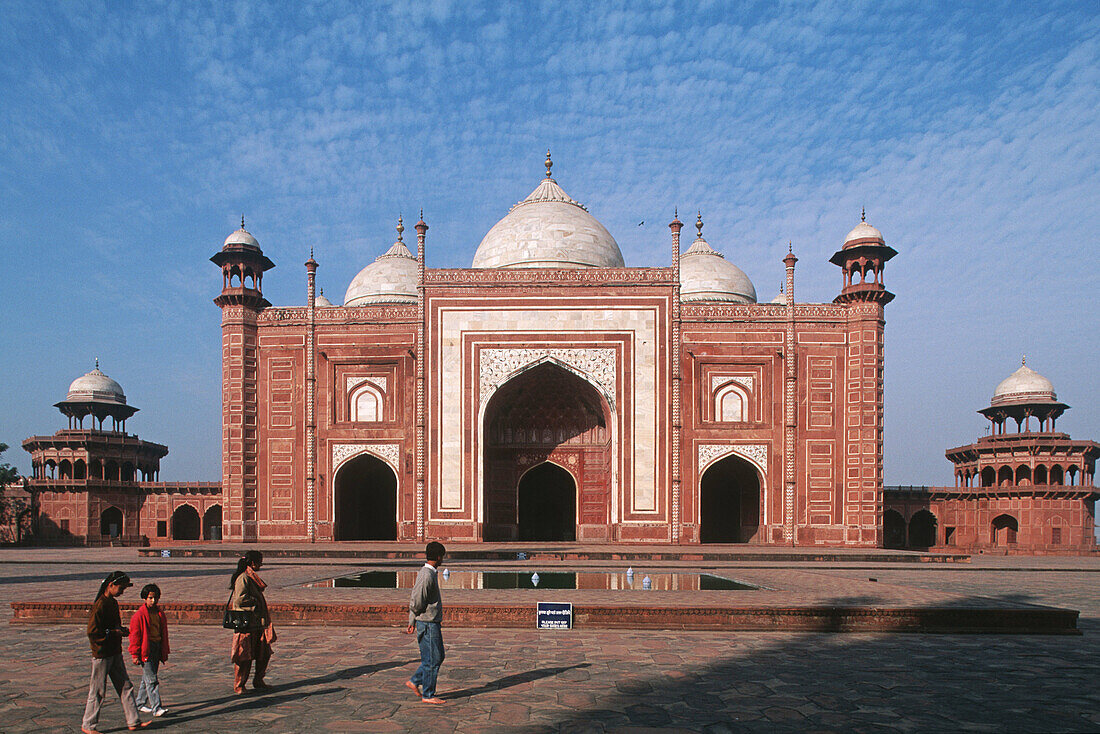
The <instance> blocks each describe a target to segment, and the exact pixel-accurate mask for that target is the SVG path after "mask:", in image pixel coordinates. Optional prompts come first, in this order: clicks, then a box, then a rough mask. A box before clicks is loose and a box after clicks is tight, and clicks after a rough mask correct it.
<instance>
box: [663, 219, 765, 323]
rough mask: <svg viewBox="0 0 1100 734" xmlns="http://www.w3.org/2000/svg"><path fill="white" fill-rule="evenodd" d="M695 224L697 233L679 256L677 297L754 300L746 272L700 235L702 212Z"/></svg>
mask: <svg viewBox="0 0 1100 734" xmlns="http://www.w3.org/2000/svg"><path fill="white" fill-rule="evenodd" d="M695 228H696V230H697V231H698V236H697V237H696V239H695V241H694V242H692V243H691V247H689V248H688V249H687V250H686V251H685V252H684V254H682V255H681V256H680V300H681V301H726V302H730V303H756V288H755V287H753V284H752V281H751V280H749V276H747V275H745V272H744V271H743V270H741V268H739V267H737V266H736V265H734V264H733V263H731V262H729V261H728V260H726V258H725V257H724V256H723V255H722V253H720V252H718V251H717V250H715V249H714V248H713V247H711V246H710V244H709V243H708V242H707V241H706V240H705V239H703V216H702V214H700V215H699V217H698V219H697V220H696V221H695Z"/></svg>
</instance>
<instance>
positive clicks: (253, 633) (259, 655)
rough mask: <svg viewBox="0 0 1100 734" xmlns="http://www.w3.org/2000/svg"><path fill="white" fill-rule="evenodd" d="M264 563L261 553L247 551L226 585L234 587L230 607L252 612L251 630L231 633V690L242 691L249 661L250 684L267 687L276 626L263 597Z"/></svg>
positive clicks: (238, 610) (245, 681)
mask: <svg viewBox="0 0 1100 734" xmlns="http://www.w3.org/2000/svg"><path fill="white" fill-rule="evenodd" d="M263 563H264V556H263V553H260V552H259V551H255V550H250V551H248V552H247V553H245V554H244V556H242V557H241V559H240V560H239V561H237V570H236V572H235V573H234V574H233V578H232V580H230V582H229V588H231V589H233V595H232V596H231V597H230V598H229V608H230V609H232V610H233V611H237V612H242V611H245V612H251V615H252V629H251V630H249V631H247V632H235V633H233V651H232V659H233V669H234V675H233V692H234V693H236V694H237V695H240V694H242V693H244V690H245V689H244V686H245V683H247V682H248V673H249V671H250V670H251V668H252V663H255V664H256V672H255V675H254V676H253V678H252V687H253V688H255V689H256V690H262V689H264V688H268V687H269V686H268V685H267V683H264V674H265V673H267V664H268V662H269V661H270V660H271V645H272V644H273V643H274V642H275V628H274V627H272V626H271V615H270V614H269V613H268V611H267V600H266V599H265V598H264V589H266V588H267V584H265V583H264V582H263V580H261V579H260V574H259V571H260V567H261V566H263Z"/></svg>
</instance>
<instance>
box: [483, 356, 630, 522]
mask: <svg viewBox="0 0 1100 734" xmlns="http://www.w3.org/2000/svg"><path fill="white" fill-rule="evenodd" d="M483 426H484V430H483V433H482V439H483V445H484V448H483V464H482V468H483V473H482V482H483V485H482V486H483V493H482V502H483V506H482V507H483V520H484V524H483V530H482V536H483V537H484V539H485V540H490V541H494V540H495V541H502V540H521V539H522V540H534V539H535V538H533V537H529V536H530V535H531V533H532V532H536V531H535V530H534V528H536V527H537V524H536V525H532V524H531V522H532V521H528V520H525V518H524V515H525V510H524V511H521V505H523V506H524V508H526V506H527V505H528V504H531V506H537V505H538V503H539V502H540V501H542V499H540V497H542V496H543V495H544V496H545V497H543V498H548V497H553V498H555V499H554V500H553V503H552V504H553V507H552V508H551V509H548V510H547V512H551V513H552V514H553V517H554V518H556V519H555V520H554V521H553V523H554V527H556V528H557V530H554V531H553V532H551V531H550V530H549V528H548V527H546V528H539V529H538V530H537V534H538V535H540V536H546V539H555V540H573V539H576V538H577V537H578V536H579V537H583V538H593V537H606V538H610V535H609V524H610V513H611V476H612V470H611V466H612V446H611V438H612V430H611V410H610V408H609V406H608V404H607V401H606V399H605V398H604V396H603V395H602V394H601V393H600V392H599V391H598V390H597V389H596V388H595V387H593V385H592V384H590V383H589V382H588V381H587V380H586V379H584V378H583V377H581V376H580V375H578V374H575V373H574V372H572V371H570V370H569V369H566V368H565V367H563V366H562V365H560V364H558V363H556V362H553V361H548V362H543V363H541V364H538V365H535V366H533V367H531V368H530V369H527V370H525V371H523V372H521V373H519V374H518V375H516V376H514V377H513V378H512V379H510V380H509V381H508V382H506V383H504V384H503V385H501V387H500V388H499V389H498V390H497V391H496V392H495V393H494V394H493V396H492V397H491V398H490V399H489V402H488V404H487V405H486V406H485V413H484V419H483ZM548 459H549V460H550V461H551V462H561V464H563V465H567V466H569V467H570V468H571V469H573V470H574V473H572V474H570V472H568V471H565V470H564V469H562V468H561V467H560V466H557V467H556V468H554V469H551V468H544V467H546V464H544V462H547V460H548ZM552 465H553V464H551V466H552ZM532 467H534V468H532ZM536 470H537V471H536ZM559 472H560V473H559ZM562 473H564V475H565V476H567V477H568V487H570V489H568V490H567V489H565V487H566V486H567V483H566V480H565V477H563V476H562ZM521 480H522V481H521ZM521 484H523V488H524V489H523V491H522V492H521ZM528 486H530V487H541V488H542V489H541V490H540V492H541V495H540V494H539V493H537V492H535V490H533V489H527V487H528ZM527 492H530V493H532V494H530V496H525V493H527ZM532 503H533V504H532ZM566 516H568V518H569V523H570V526H569V528H568V529H566V528H565V527H564V525H563V523H564V522H565V521H564V519H562V518H564V517H566ZM521 525H523V528H522V531H521ZM583 531H587V534H582V532H583ZM550 535H553V536H555V537H554V538H550V537H549V536H550Z"/></svg>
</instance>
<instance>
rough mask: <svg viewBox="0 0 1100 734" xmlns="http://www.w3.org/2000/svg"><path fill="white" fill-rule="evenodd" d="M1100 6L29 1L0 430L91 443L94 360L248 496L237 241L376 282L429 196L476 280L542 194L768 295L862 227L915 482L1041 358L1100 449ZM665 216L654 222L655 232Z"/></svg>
mask: <svg viewBox="0 0 1100 734" xmlns="http://www.w3.org/2000/svg"><path fill="white" fill-rule="evenodd" d="M1098 109H1100V4H1098V3H1097V2H1094V1H1093V2H1076V3H1059V2H1047V3H1025V2H1011V3H993V2H982V3H973V4H962V3H882V2H867V3H834V2H822V3H817V4H809V3H772V2H762V3H744V4H740V3H735V4H731V3H712V2H698V1H697V2H690V3H683V4H671V5H642V4H639V3H630V4H622V5H616V4H612V3H569V2H543V3H539V2H524V3H511V4H497V3H482V2H476V1H471V0H464V1H462V2H446V1H443V0H440V1H436V2H402V3H398V4H393V5H389V4H383V3H340V2H326V3H323V4H318V5H311V4H304V3H299V2H294V3H264V4H258V3H257V4H252V3H246V2H238V3H215V4H206V3H198V2H194V3H192V2H188V3H182V2H181V3H153V2H144V3H135V4H130V3H123V2H109V3H77V2H64V3H47V2H15V1H11V0H9V1H8V2H4V3H2V4H0V201H2V203H3V205H2V208H0V257H2V258H3V268H4V272H5V274H6V277H5V278H4V287H3V297H2V298H0V318H2V322H0V323H3V324H4V329H3V334H4V338H3V349H0V369H2V372H3V374H4V375H5V390H4V391H3V403H2V409H0V441H3V442H6V443H8V444H11V445H12V446H13V447H15V448H13V449H12V450H10V451H9V452H8V453H7V454H6V455H5V457H4V458H5V459H7V460H8V461H13V462H14V463H15V464H16V465H17V467H18V468H19V469H20V470H22V471H24V472H27V471H28V470H29V461H28V457H27V454H26V453H25V452H23V451H22V450H21V449H19V448H18V446H19V443H20V442H21V441H22V439H23V438H25V437H27V436H30V435H33V434H48V433H52V432H53V431H55V430H57V429H58V428H60V427H63V425H64V418H63V417H62V416H61V415H60V414H59V413H57V412H56V410H55V409H54V408H53V407H52V405H53V403H55V402H57V401H58V400H60V399H62V398H63V397H64V394H65V390H66V388H67V386H68V384H69V382H70V381H72V380H73V379H74V378H76V377H78V376H79V375H81V374H83V373H84V372H86V371H88V370H89V369H91V368H92V366H93V362H94V359H95V358H96V357H97V356H98V357H99V358H100V361H101V366H102V369H103V370H104V371H105V372H106V373H107V374H109V375H110V376H111V377H113V378H115V379H116V380H118V381H119V382H120V383H121V384H122V385H123V387H124V388H125V390H126V394H127V397H128V398H129V400H130V402H131V403H132V404H134V405H136V406H137V407H139V408H141V412H140V413H138V414H137V415H136V416H135V417H134V418H133V419H131V420H130V421H129V423H128V428H129V429H130V430H131V431H133V432H137V433H138V434H140V435H141V436H142V437H143V438H147V439H150V440H154V441H158V442H161V443H166V444H167V445H168V446H169V448H170V450H171V453H170V454H169V456H168V457H167V458H166V459H165V461H164V462H163V465H162V477H163V478H165V479H192V480H216V479H219V478H220V471H221V469H220V370H221V364H220V329H219V323H220V314H219V311H218V309H217V308H216V307H215V306H214V305H213V303H211V299H212V298H213V297H214V296H215V295H217V293H218V290H219V288H220V286H221V276H220V273H219V272H218V270H217V268H215V266H214V265H212V264H211V263H210V262H209V261H208V258H209V257H210V255H212V254H213V253H214V252H215V251H216V250H217V249H218V248H219V247H220V246H221V243H222V240H223V239H224V238H225V236H226V235H227V234H228V233H229V232H231V231H232V230H233V229H235V228H236V226H237V224H238V223H239V219H240V215H241V213H242V212H243V213H244V214H245V215H246V216H247V219H248V228H249V230H250V231H251V232H252V233H253V234H254V235H256V237H257V238H259V240H260V243H261V246H262V247H263V248H264V252H265V253H266V254H267V255H268V256H269V257H271V259H272V260H274V261H275V263H276V264H277V268H276V269H275V270H274V271H272V272H270V273H268V275H267V277H266V278H265V279H264V288H265V295H267V297H268V298H269V299H270V300H271V301H272V302H273V303H275V304H276V305H294V304H301V303H304V300H305V271H304V268H303V267H302V262H303V261H304V260H305V259H306V258H307V256H308V254H309V248H310V247H311V246H312V247H313V248H314V250H315V254H316V258H317V260H318V261H319V262H320V264H321V267H320V270H319V273H318V281H319V283H320V285H321V286H322V287H324V289H325V293H326V295H328V296H330V297H331V298H332V300H333V301H334V302H340V301H341V300H342V297H343V293H344V290H345V289H346V288H347V285H348V283H349V282H350V281H351V279H352V277H353V276H354V275H355V273H356V272H357V271H358V270H359V269H361V268H362V267H364V266H365V265H367V264H369V263H370V262H371V261H372V260H373V259H374V258H375V257H376V256H377V255H378V254H380V253H381V252H382V251H384V250H385V248H386V247H387V246H388V245H389V244H390V243H391V242H392V241H393V239H394V231H393V225H394V220H395V219H396V217H397V215H398V213H402V212H403V213H404V214H405V216H406V223H408V222H410V221H415V214H416V212H417V210H418V209H419V208H420V207H423V208H424V212H425V219H426V220H427V221H428V223H429V224H430V225H431V231H430V232H429V233H428V234H429V242H428V265H429V266H434V267H464V266H468V265H469V263H470V261H471V259H472V257H473V252H474V250H475V248H476V247H477V244H478V242H479V241H480V240H481V237H482V236H483V235H484V233H485V232H486V231H488V229H489V228H490V227H491V226H492V225H493V223H494V222H496V221H497V220H498V219H499V218H500V217H502V216H503V215H504V214H505V213H506V212H507V210H508V208H509V207H510V206H511V205H512V204H513V203H514V202H516V201H518V200H519V199H522V198H523V197H524V196H526V195H527V193H529V191H530V190H531V189H532V188H534V186H535V185H536V184H537V183H538V180H539V179H540V177H541V176H542V174H543V169H542V160H543V157H544V154H545V151H546V149H547V147H550V148H552V149H553V151H554V161H555V166H554V174H555V178H556V179H557V180H558V182H559V183H560V184H561V185H562V186H563V187H564V188H565V189H566V191H568V192H569V193H570V194H571V195H572V196H573V197H574V198H576V199H578V200H580V201H582V202H584V203H585V204H586V205H587V206H588V209H589V210H590V211H591V212H592V213H593V214H594V215H595V216H596V217H597V218H598V219H600V220H601V221H602V222H603V223H604V225H605V226H606V227H607V228H608V229H609V230H610V231H611V233H612V234H613V235H614V236H615V237H616V239H617V240H618V242H619V245H620V247H621V248H622V250H623V254H624V257H625V258H626V262H627V264H628V265H637V266H643V265H662V264H667V263H668V261H669V255H668V241H669V240H668V229H667V227H666V226H665V225H666V223H667V222H668V221H669V219H671V215H672V211H673V208H674V207H677V206H678V207H679V209H680V212H681V218H683V219H685V221H689V220H688V219H687V218H685V217H684V214H685V213H689V214H690V213H694V211H695V210H696V209H701V210H702V212H703V217H704V220H705V221H706V229H705V234H706V236H707V238H708V240H709V241H710V243H711V244H712V245H713V246H714V247H716V248H717V249H719V250H720V251H722V252H723V253H724V254H725V255H726V257H727V258H729V259H730V260H731V261H733V262H734V263H736V264H737V265H739V266H740V267H741V268H742V269H743V270H745V272H746V273H748V275H749V277H750V278H752V280H753V282H754V283H755V285H756V289H757V292H758V293H759V295H760V298H761V300H768V299H770V298H771V297H773V296H774V295H775V294H776V293H777V292H778V288H779V284H780V282H781V280H782V278H783V265H782V262H781V260H782V257H783V255H784V254H785V253H786V249H787V242H788V241H791V242H792V243H793V247H794V251H795V253H796V254H797V255H798V257H799V263H798V272H797V285H796V295H797V298H798V300H799V301H810V302H827V301H830V300H832V298H833V297H834V296H835V295H836V293H837V292H838V291H839V289H840V286H841V276H840V272H839V270H838V269H837V268H836V267H835V266H833V265H830V264H829V263H828V258H829V256H830V255H831V254H832V253H833V252H834V251H835V250H836V249H838V248H839V246H840V245H841V243H842V241H843V238H844V235H845V234H846V233H847V232H848V230H849V229H851V228H852V227H853V226H854V225H855V224H856V223H857V222H858V221H859V212H860V207H862V206H865V207H866V208H867V219H868V221H869V222H870V223H872V224H874V225H875V226H877V227H879V228H880V229H881V230H882V231H883V233H884V234H885V236H886V239H887V242H888V244H890V245H892V246H893V247H894V248H896V249H897V250H898V252H899V255H898V256H897V257H896V258H894V260H893V261H891V263H890V265H889V267H888V268H887V270H886V284H887V287H889V288H890V289H891V290H892V291H893V292H895V293H896V294H897V299H896V300H895V301H894V302H893V303H892V304H890V306H889V307H888V308H887V352H886V356H887V362H886V365H887V366H886V442H887V444H886V482H887V483H889V484H911V483H912V484H929V483H950V482H951V481H952V480H951V476H952V475H951V467H950V464H949V463H948V462H947V461H946V459H944V457H943V452H944V449H946V448H947V447H949V446H955V445H958V444H961V443H966V442H969V441H972V440H973V439H975V438H977V437H978V436H979V435H982V434H983V433H984V431H985V428H984V425H985V421H984V419H983V418H982V417H981V416H979V415H977V414H976V413H975V412H974V411H975V410H977V409H978V408H981V407H984V406H985V405H987V404H988V402H989V398H990V396H991V395H992V392H993V389H994V387H995V386H996V385H997V383H998V382H999V381H1000V380H1001V379H1003V378H1004V377H1006V376H1007V375H1008V374H1010V373H1011V372H1012V371H1013V370H1015V369H1016V367H1017V366H1018V365H1019V363H1020V357H1021V355H1023V354H1026V355H1027V357H1028V365H1029V366H1031V367H1033V368H1034V369H1036V370H1038V371H1039V372H1041V373H1042V374H1044V375H1046V376H1047V377H1049V378H1050V379H1051V380H1053V382H1054V385H1055V388H1056V389H1057V391H1058V395H1059V398H1060V399H1062V400H1064V401H1065V402H1067V403H1069V404H1070V405H1072V406H1073V409H1072V410H1070V411H1068V412H1067V414H1066V415H1065V416H1064V417H1063V418H1062V419H1061V420H1060V422H1059V427H1060V428H1061V429H1062V430H1066V431H1068V432H1069V433H1071V434H1072V435H1074V436H1075V437H1077V438H1092V439H1100V397H1098V396H1100V378H1098V370H1097V364H1100V352H1098V349H1097V342H1096V339H1097V333H1096V327H1097V324H1098V318H1097V315H1098V307H1097V305H1096V295H1097V293H1098V292H1100V268H1098V259H1097V249H1096V248H1097V240H1098V234H1100V226H1098V225H1100V125H1098V123H1097V113H1096V111H1097V110H1098ZM643 220H644V221H645V225H644V226H641V227H639V226H638V222H640V221H643Z"/></svg>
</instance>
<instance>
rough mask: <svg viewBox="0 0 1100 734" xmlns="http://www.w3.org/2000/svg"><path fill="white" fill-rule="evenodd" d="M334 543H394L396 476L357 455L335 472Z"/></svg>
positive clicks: (368, 457) (369, 458)
mask: <svg viewBox="0 0 1100 734" xmlns="http://www.w3.org/2000/svg"><path fill="white" fill-rule="evenodd" d="M335 492H336V497H335V501H334V505H335V508H336V522H335V525H334V528H333V529H334V533H335V539H336V540H397V475H396V474H394V473H393V469H391V468H390V467H389V465H388V464H386V462H384V461H382V460H381V459H379V458H378V457H377V456H371V455H370V454H360V455H359V456H356V457H355V458H353V459H349V460H348V462H347V463H346V464H344V465H343V466H341V467H340V469H339V470H338V471H337V472H336V486H335Z"/></svg>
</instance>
